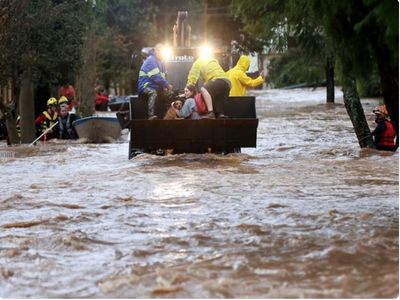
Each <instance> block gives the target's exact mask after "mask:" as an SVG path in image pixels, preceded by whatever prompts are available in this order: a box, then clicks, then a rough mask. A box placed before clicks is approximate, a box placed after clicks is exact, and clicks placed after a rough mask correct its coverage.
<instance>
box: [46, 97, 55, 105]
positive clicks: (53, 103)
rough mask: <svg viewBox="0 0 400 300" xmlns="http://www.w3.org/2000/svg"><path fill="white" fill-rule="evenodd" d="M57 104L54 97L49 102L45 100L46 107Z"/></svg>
mask: <svg viewBox="0 0 400 300" xmlns="http://www.w3.org/2000/svg"><path fill="white" fill-rule="evenodd" d="M56 104H57V99H56V98H54V97H51V98H49V100H47V106H49V105H56Z"/></svg>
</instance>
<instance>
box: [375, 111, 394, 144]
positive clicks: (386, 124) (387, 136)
mask: <svg viewBox="0 0 400 300" xmlns="http://www.w3.org/2000/svg"><path fill="white" fill-rule="evenodd" d="M373 113H374V114H375V123H377V124H378V125H377V126H376V128H375V129H374V131H372V133H371V134H372V136H373V137H374V143H375V146H376V149H378V150H386V151H396V141H395V139H396V131H395V129H394V126H393V124H392V122H391V121H390V119H389V117H388V113H387V110H386V106H385V105H381V106H377V107H375V109H374V110H373Z"/></svg>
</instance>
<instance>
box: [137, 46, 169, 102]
mask: <svg viewBox="0 0 400 300" xmlns="http://www.w3.org/2000/svg"><path fill="white" fill-rule="evenodd" d="M168 84H169V83H168V81H167V80H166V79H165V66H164V64H163V63H162V62H161V61H160V60H159V59H158V58H157V57H156V55H155V53H154V51H153V50H150V52H149V56H148V57H147V58H146V60H145V61H144V62H143V64H142V66H141V68H140V71H139V80H138V85H139V87H138V94H139V95H140V94H141V93H142V92H143V90H144V88H146V87H149V88H153V89H155V90H157V91H161V90H162V89H164V88H167V87H168Z"/></svg>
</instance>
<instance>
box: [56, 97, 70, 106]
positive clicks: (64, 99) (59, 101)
mask: <svg viewBox="0 0 400 300" xmlns="http://www.w3.org/2000/svg"><path fill="white" fill-rule="evenodd" d="M64 103H65V104H67V103H68V99H67V97H65V96H61V97H60V99H58V104H59V105H61V104H64Z"/></svg>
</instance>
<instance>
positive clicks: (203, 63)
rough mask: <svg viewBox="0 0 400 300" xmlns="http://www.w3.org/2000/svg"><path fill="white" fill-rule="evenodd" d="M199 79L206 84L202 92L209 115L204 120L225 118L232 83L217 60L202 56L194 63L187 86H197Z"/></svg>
mask: <svg viewBox="0 0 400 300" xmlns="http://www.w3.org/2000/svg"><path fill="white" fill-rule="evenodd" d="M199 79H201V80H202V81H203V82H204V86H202V87H201V88H200V92H201V94H202V95H203V98H204V102H205V103H206V105H207V110H208V113H207V114H206V115H205V116H204V117H203V118H208V119H215V117H217V118H223V117H225V115H224V101H225V100H226V99H228V97H229V91H230V89H231V83H230V81H229V79H228V77H227V76H226V73H225V72H224V70H223V69H222V67H221V66H220V64H219V63H218V61H217V60H216V59H215V58H212V57H210V58H208V57H202V56H200V57H199V58H198V59H197V60H196V61H195V62H194V63H193V66H192V68H191V69H190V71H189V75H188V80H187V84H186V85H190V84H193V85H196V84H197V81H198V80H199Z"/></svg>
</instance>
